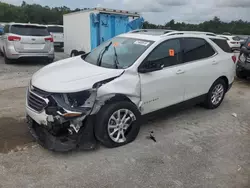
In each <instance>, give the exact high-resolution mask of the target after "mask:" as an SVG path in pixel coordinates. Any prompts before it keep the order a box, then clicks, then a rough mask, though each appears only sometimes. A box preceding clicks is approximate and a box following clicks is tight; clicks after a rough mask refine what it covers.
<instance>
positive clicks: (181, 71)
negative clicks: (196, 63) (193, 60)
mask: <svg viewBox="0 0 250 188" xmlns="http://www.w3.org/2000/svg"><path fill="white" fill-rule="evenodd" d="M183 73H185V71H184V70H178V71H177V72H176V74H183Z"/></svg>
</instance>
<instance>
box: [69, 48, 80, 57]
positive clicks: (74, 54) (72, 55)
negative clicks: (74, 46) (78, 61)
mask: <svg viewBox="0 0 250 188" xmlns="http://www.w3.org/2000/svg"><path fill="white" fill-rule="evenodd" d="M75 56H78V51H77V50H72V52H71V54H70V57H75Z"/></svg>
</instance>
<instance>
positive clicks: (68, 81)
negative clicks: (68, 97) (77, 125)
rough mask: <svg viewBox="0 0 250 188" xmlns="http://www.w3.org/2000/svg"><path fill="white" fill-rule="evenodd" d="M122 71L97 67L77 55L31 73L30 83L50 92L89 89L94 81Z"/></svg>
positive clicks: (110, 76)
mask: <svg viewBox="0 0 250 188" xmlns="http://www.w3.org/2000/svg"><path fill="white" fill-rule="evenodd" d="M123 71H124V70H122V69H108V68H103V67H98V66H96V65H92V64H90V63H87V62H85V61H84V60H83V59H82V58H81V57H80V56H77V57H74V58H68V59H64V60H61V61H58V62H55V63H52V64H50V65H47V66H45V67H43V68H42V69H40V70H39V71H38V72H36V73H35V74H34V75H33V77H32V85H33V86H35V87H37V88H39V89H41V90H44V91H47V92H51V93H72V92H78V91H84V90H87V89H90V88H92V86H93V85H94V84H95V83H96V82H99V81H102V80H105V79H109V78H112V77H116V76H119V75H120V74H122V73H123Z"/></svg>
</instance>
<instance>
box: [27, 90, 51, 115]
mask: <svg viewBox="0 0 250 188" xmlns="http://www.w3.org/2000/svg"><path fill="white" fill-rule="evenodd" d="M27 97H28V98H27V102H28V106H29V107H30V108H32V109H33V110H35V111H37V112H41V111H42V110H44V108H45V107H46V106H47V103H46V102H45V101H44V100H43V99H41V98H40V97H38V96H36V95H34V94H33V93H31V92H28V96H27Z"/></svg>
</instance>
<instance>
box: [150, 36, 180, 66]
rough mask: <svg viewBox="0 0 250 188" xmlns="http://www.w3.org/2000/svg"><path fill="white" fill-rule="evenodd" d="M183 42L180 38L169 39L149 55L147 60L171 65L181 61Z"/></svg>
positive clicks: (155, 63) (151, 62)
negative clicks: (181, 42)
mask: <svg viewBox="0 0 250 188" xmlns="http://www.w3.org/2000/svg"><path fill="white" fill-rule="evenodd" d="M180 57H181V44H180V40H179V39H172V40H167V41H165V42H163V43H161V44H160V45H159V46H157V47H156V48H155V49H154V51H153V52H152V53H151V54H150V55H149V56H148V58H147V61H148V62H150V64H152V65H164V67H169V66H172V65H176V64H178V63H180V62H181V60H180Z"/></svg>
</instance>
